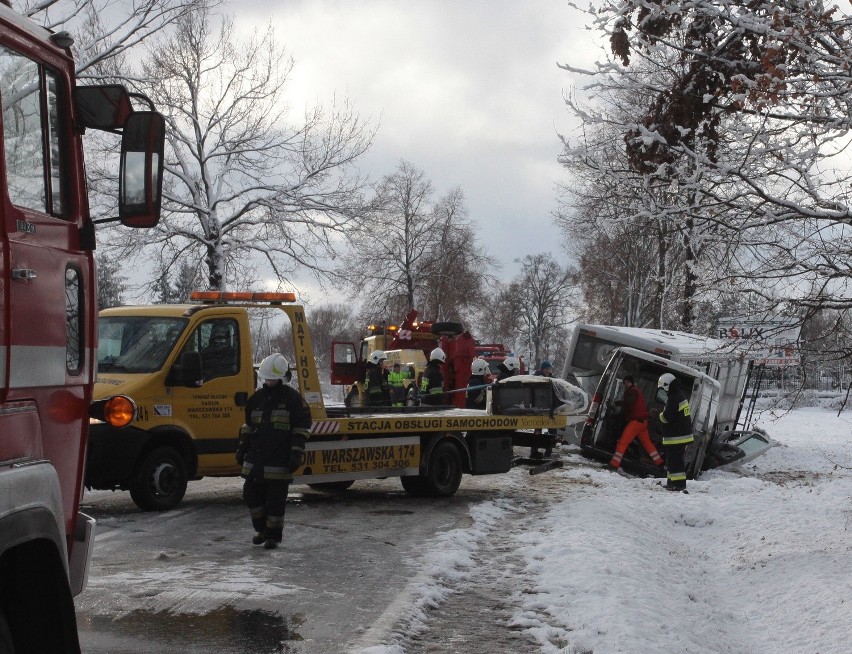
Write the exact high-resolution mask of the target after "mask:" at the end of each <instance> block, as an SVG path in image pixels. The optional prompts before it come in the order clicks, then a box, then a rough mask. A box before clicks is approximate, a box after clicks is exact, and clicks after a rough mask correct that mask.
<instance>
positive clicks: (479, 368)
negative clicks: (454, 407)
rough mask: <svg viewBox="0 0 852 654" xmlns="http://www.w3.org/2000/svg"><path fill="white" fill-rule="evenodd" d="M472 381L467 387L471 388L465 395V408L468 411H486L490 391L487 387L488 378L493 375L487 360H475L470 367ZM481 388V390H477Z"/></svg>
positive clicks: (469, 380)
mask: <svg viewBox="0 0 852 654" xmlns="http://www.w3.org/2000/svg"><path fill="white" fill-rule="evenodd" d="M470 372H471V375H470V379H468V381H467V385H468V387H469V388H470V390H469V391H467V393H465V402H464V406H465V408H466V409H482V410H484V409H485V400H486V398H487V397H488V393H487V391H488V389H487V388H485V385H486V384H488V379H487V378H488V377H489V376H490V375H491V368H489V367H488V362H487V361H486V360H485V359H474V360H473V363H472V364H471V366H470ZM477 386H478V387H480V388H477Z"/></svg>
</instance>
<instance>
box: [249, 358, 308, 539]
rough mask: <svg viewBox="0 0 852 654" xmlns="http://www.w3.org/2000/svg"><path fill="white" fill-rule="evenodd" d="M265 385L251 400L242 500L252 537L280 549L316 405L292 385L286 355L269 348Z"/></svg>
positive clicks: (260, 372)
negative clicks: (292, 487)
mask: <svg viewBox="0 0 852 654" xmlns="http://www.w3.org/2000/svg"><path fill="white" fill-rule="evenodd" d="M258 377H259V378H260V379H261V380H262V381H263V386H261V388H260V389H258V390H257V391H256V392H255V393H254V394H253V395H252V396H251V397H250V398H249V400H248V402H247V403H246V409H245V411H246V424H245V425H243V427H242V428H241V429H240V444H239V447H238V449H237V455H236V456H237V463H239V464H240V465H241V466H242V467H243V470H242V477H243V478H244V479H245V483H244V484H243V500H244V501H245V503H246V506H248V509H249V513H250V515H251V522H252V526H253V527H254V530H255V535H254V538H252V543H254V544H255V545H263V546H264V547H265V548H266V549H268V550H271V549H275V548H276V547H277V546H278V544H279V543H280V542H281V536H282V533H283V530H284V509H285V507H286V502H287V491H288V490H289V488H290V482H291V481H292V480H293V473H294V472H295V471H296V470H297V469H298V468H299V466H300V465H302V460H303V458H304V451H305V442H306V441H307V439H308V437H309V436H310V432H311V410H310V408H309V407H308V405H307V404H306V403H305V400H304V399H303V398H302V396H301V395H300V394H299V391H297V390H296V389H295V388H293V387H292V386H288V385H287V382H289V381H290V377H291V372H290V366H289V364H288V363H287V359H286V358H285V357H284V356H283V355H281V354H270V355H269V356H268V357H266V358H265V359H264V360H263V361H261V362H260V369H259V370H258Z"/></svg>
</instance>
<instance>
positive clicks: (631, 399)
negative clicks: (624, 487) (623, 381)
mask: <svg viewBox="0 0 852 654" xmlns="http://www.w3.org/2000/svg"><path fill="white" fill-rule="evenodd" d="M618 404H622V405H623V406H624V417H625V419H626V420H627V425H625V427H624V431H623V432H621V438H619V439H618V443H616V444H615V453H614V454H613V455H612V460H611V461H610V462H609V464H610V465H611V466H612V467H613V468H615V469H616V470H618V468H620V467H621V460H622V459H623V458H624V453H625V452H626V451H627V448H628V447H629V446H630V443H632V442H633V440H634V439H635V438H637V437H638V438H639V442H640V443H641V444H642V447H644V448H645V451H646V452H647V453H648V456H650V457H651V458H652V459H653V460H654V463H655V464H657V465H658V466H661V465H663V458H662V457H661V456H660V453H659V452H657V448H656V447H655V446H654V443H653V442H651V437H650V436H649V435H648V407H646V406H645V398H644V397H642V392H641V391H640V390H639V389H638V388H637V387H636V386H635V385H630V386H628V387H627V388H626V389H625V391H624V397H623V398H622V399H621V401H620V402H618Z"/></svg>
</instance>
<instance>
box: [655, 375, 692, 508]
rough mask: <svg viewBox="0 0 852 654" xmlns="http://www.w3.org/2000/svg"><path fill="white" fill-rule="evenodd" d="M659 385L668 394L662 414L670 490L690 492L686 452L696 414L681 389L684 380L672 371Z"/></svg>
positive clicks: (667, 486)
mask: <svg viewBox="0 0 852 654" xmlns="http://www.w3.org/2000/svg"><path fill="white" fill-rule="evenodd" d="M657 387H658V388H659V389H661V390H663V391H665V393H666V405H665V407H663V411H662V413H660V423H662V429H663V450H665V453H666V478H667V481H666V490H670V491H683V492H686V464H685V462H684V458H683V457H684V453H685V452H686V446H687V445H689V444H690V443H691V442H692V441H693V440H694V439H693V437H692V416H691V413H690V409H689V400H687V399H686V395H685V394H684V392H683V391H682V390H681V388H680V381H679V380H678V378H677V377H675V376H674V375H673V374H671V373H670V372H667V373H665V374H663V375H661V376H660V379H659V380H658V381H657Z"/></svg>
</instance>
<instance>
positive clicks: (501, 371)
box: [497, 356, 521, 381]
mask: <svg viewBox="0 0 852 654" xmlns="http://www.w3.org/2000/svg"><path fill="white" fill-rule="evenodd" d="M520 367H521V366H520V363H519V362H518V358H517V357H515V356H508V357H506V358H505V359H503V360H502V361H501V362H500V365H499V366H497V381H502V380H504V379H508V378H509V377H514V376H515V375H517V374H518V372H519V371H520Z"/></svg>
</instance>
